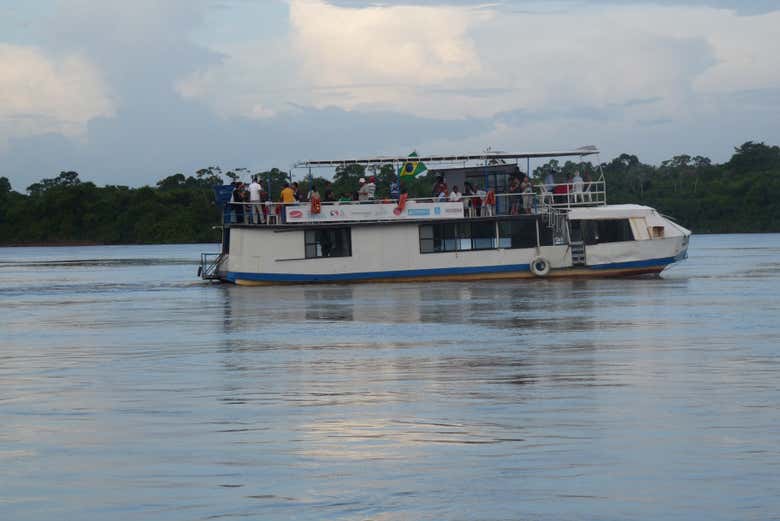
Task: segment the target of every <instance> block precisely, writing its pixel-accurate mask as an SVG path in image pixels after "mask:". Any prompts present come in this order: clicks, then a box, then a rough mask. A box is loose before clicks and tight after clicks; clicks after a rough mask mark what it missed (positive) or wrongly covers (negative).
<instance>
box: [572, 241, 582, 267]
mask: <svg viewBox="0 0 780 521" xmlns="http://www.w3.org/2000/svg"><path fill="white" fill-rule="evenodd" d="M569 246H570V247H571V263H572V265H573V266H585V243H584V242H582V241H579V242H571V243H570V244H569Z"/></svg>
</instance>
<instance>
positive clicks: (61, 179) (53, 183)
mask: <svg viewBox="0 0 780 521" xmlns="http://www.w3.org/2000/svg"><path fill="white" fill-rule="evenodd" d="M79 183H81V180H80V179H79V174H78V172H74V171H73V170H68V171H63V172H60V175H58V176H57V177H55V178H54V179H42V180H41V181H40V182H39V183H33V184H31V185H30V186H28V187H27V191H28V192H30V195H39V194H41V193H43V192H45V191H47V190H49V189H51V188H54V187H58V186H75V185H77V184H79Z"/></svg>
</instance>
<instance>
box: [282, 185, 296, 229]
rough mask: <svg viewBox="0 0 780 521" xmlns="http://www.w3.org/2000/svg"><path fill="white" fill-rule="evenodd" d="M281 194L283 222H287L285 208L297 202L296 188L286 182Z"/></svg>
mask: <svg viewBox="0 0 780 521" xmlns="http://www.w3.org/2000/svg"><path fill="white" fill-rule="evenodd" d="M280 195H281V198H282V222H287V212H285V208H286V207H287V206H288V205H291V204H293V203H294V202H295V190H293V189H292V188H291V187H290V183H284V188H283V189H282V193H281V194H280Z"/></svg>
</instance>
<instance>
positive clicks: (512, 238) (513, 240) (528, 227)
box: [498, 219, 536, 249]
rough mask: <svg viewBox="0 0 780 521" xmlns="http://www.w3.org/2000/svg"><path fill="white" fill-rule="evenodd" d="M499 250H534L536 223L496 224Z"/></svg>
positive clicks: (525, 220) (524, 221)
mask: <svg viewBox="0 0 780 521" xmlns="http://www.w3.org/2000/svg"><path fill="white" fill-rule="evenodd" d="M498 234H499V245H500V246H501V248H507V249H509V248H536V221H535V220H532V219H523V220H519V221H502V222H499V223H498Z"/></svg>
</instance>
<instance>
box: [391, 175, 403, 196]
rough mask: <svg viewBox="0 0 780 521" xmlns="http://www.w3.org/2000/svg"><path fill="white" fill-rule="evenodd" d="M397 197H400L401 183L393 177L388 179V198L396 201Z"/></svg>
mask: <svg viewBox="0 0 780 521" xmlns="http://www.w3.org/2000/svg"><path fill="white" fill-rule="evenodd" d="M399 197H401V185H400V184H399V183H398V179H397V178H395V177H394V178H393V180H392V181H390V199H393V200H395V201H397V200H398V198H399Z"/></svg>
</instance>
